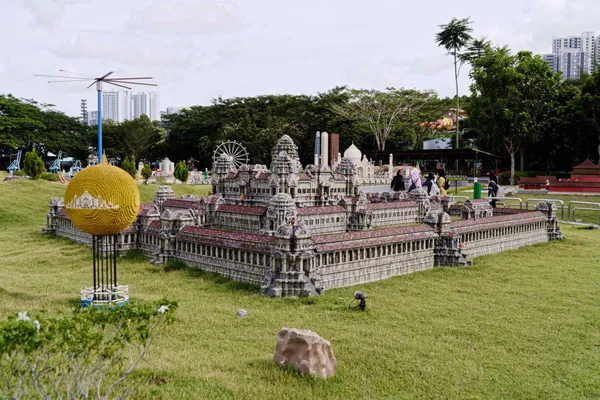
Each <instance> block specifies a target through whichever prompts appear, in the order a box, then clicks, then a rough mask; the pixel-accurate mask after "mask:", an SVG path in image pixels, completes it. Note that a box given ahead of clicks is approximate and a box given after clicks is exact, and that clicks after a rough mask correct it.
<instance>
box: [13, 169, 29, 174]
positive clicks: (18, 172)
mask: <svg viewBox="0 0 600 400" xmlns="http://www.w3.org/2000/svg"><path fill="white" fill-rule="evenodd" d="M13 175H14V176H27V174H26V173H25V171H23V170H22V169H20V170H18V171H14V172H13Z"/></svg>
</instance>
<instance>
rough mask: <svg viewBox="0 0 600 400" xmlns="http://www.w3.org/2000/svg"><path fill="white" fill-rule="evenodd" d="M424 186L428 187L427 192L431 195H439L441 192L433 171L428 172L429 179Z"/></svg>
mask: <svg viewBox="0 0 600 400" xmlns="http://www.w3.org/2000/svg"><path fill="white" fill-rule="evenodd" d="M423 188H426V189H427V194H428V195H429V196H437V195H439V194H440V189H439V188H438V185H436V183H435V175H434V174H433V172H430V173H429V174H427V180H426V181H425V183H424V184H423Z"/></svg>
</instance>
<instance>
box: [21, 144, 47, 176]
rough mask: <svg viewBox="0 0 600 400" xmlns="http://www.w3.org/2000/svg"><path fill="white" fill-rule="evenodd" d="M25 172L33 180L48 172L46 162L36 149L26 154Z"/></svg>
mask: <svg viewBox="0 0 600 400" xmlns="http://www.w3.org/2000/svg"><path fill="white" fill-rule="evenodd" d="M23 171H25V173H26V174H27V175H28V176H29V177H30V178H31V179H37V178H39V177H40V175H41V174H42V173H44V172H46V167H45V166H44V162H43V161H42V159H41V158H40V156H38V155H37V151H35V149H33V150H31V151H30V152H28V153H25V160H24V161H23Z"/></svg>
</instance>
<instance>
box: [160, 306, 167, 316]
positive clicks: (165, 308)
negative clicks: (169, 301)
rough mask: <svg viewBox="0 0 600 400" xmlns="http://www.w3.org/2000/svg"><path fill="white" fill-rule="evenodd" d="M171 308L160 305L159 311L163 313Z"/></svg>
mask: <svg viewBox="0 0 600 400" xmlns="http://www.w3.org/2000/svg"><path fill="white" fill-rule="evenodd" d="M168 309H169V306H160V308H159V309H158V312H159V313H161V314H164V313H165V311H167V310H168Z"/></svg>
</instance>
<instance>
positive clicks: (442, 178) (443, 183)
mask: <svg viewBox="0 0 600 400" xmlns="http://www.w3.org/2000/svg"><path fill="white" fill-rule="evenodd" d="M437 184H438V187H439V188H440V196H447V195H448V192H447V190H448V189H450V183H449V182H448V180H447V179H446V170H444V169H443V168H442V169H440V172H439V178H438V179H437Z"/></svg>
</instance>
